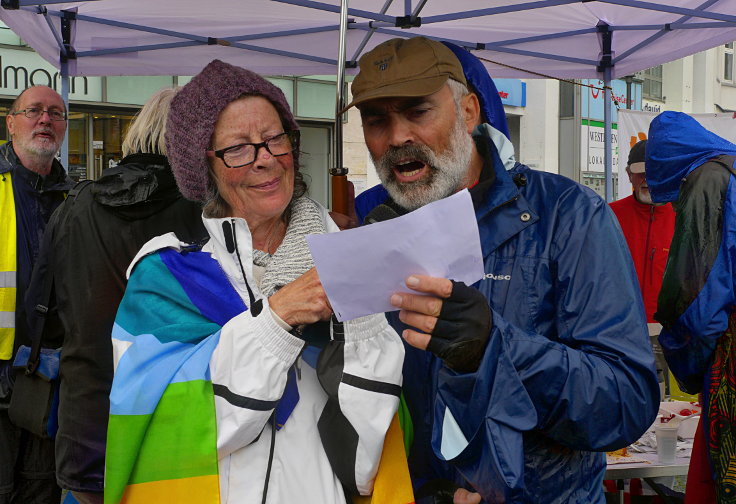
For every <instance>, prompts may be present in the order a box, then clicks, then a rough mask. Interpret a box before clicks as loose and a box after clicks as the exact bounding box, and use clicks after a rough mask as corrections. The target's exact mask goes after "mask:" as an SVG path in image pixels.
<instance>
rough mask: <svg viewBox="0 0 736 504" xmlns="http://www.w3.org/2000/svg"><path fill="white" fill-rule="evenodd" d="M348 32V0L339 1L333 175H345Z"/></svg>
mask: <svg viewBox="0 0 736 504" xmlns="http://www.w3.org/2000/svg"><path fill="white" fill-rule="evenodd" d="M347 31H348V0H341V1H340V40H339V44H338V54H337V82H336V84H337V85H336V86H335V87H336V88H337V93H336V98H335V146H334V147H335V167H334V168H333V169H332V170H331V171H330V173H331V174H332V175H333V176H334V175H347V169H345V167H344V166H343V159H342V113H341V111H342V108H343V107H344V106H345V96H344V92H343V91H344V88H345V51H346V48H345V46H346V43H345V39H346V38H347Z"/></svg>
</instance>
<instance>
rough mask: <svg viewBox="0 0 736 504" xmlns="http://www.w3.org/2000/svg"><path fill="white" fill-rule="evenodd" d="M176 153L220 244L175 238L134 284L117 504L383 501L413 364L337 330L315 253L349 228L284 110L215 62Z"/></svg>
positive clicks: (148, 251) (240, 74) (111, 485)
mask: <svg viewBox="0 0 736 504" xmlns="http://www.w3.org/2000/svg"><path fill="white" fill-rule="evenodd" d="M166 147H167V152H168V155H169V160H170V163H171V167H172V171H173V172H174V176H175V177H176V181H177V185H178V186H179V189H180V190H181V192H182V194H183V195H184V196H185V197H186V198H188V199H191V200H194V201H197V202H199V203H201V204H202V205H203V216H202V220H203V222H204V225H205V227H206V229H207V231H208V233H209V239H208V240H207V241H206V242H204V243H198V244H189V243H184V242H181V241H180V240H179V239H178V238H177V236H175V235H174V234H173V233H170V234H168V235H163V236H159V237H157V238H154V239H153V240H151V241H150V242H148V243H147V244H146V245H145V246H144V247H143V248H142V249H141V251H140V252H139V253H138V256H137V257H136V259H134V260H133V263H132V264H131V266H130V268H129V274H130V280H129V283H128V288H127V290H126V294H125V297H124V299H123V302H122V304H121V308H120V310H119V312H118V317H117V320H116V325H115V329H114V331H113V346H114V349H115V365H116V372H115V380H114V383H113V389H112V392H111V395H110V401H111V407H110V425H111V427H110V432H109V434H108V452H107V459H106V489H105V501H106V502H108V503H109V502H119V501H120V500H123V499H125V501H126V502H153V500H151V499H152V498H153V497H152V496H154V495H161V494H160V493H156V492H159V491H165V493H166V495H167V498H168V500H169V501H171V502H195V501H196V502H202V503H204V502H232V503H239V504H240V503H246V504H250V503H253V504H255V503H262V502H269V503H287V502H303V503H320V504H337V503H340V504H344V503H345V502H346V494H348V495H350V494H353V495H358V494H360V495H366V494H370V493H371V491H372V487H373V480H374V478H375V475H376V471H377V468H378V463H379V460H380V457H381V450H382V447H383V440H384V436H385V433H386V431H387V429H388V427H389V424H390V422H391V419H392V418H393V416H394V413H395V412H396V410H397V406H398V402H399V392H400V384H401V367H402V363H403V356H404V350H403V346H402V343H401V341H400V338H399V337H398V335H397V334H396V333H395V332H394V331H393V329H391V328H390V327H389V326H388V324H387V323H386V321H385V318H384V317H383V315H380V314H379V315H375V316H369V317H364V318H360V319H356V320H352V321H349V322H345V323H344V324H339V323H337V322H333V320H334V319H332V317H331V316H332V310H331V307H330V304H329V302H328V300H327V296H326V295H325V292H324V290H323V288H322V285H321V283H320V280H319V277H318V275H317V272H316V270H315V268H314V265H313V262H312V258H311V256H310V253H309V249H308V247H307V244H306V240H305V237H306V235H308V234H312V233H328V232H335V231H338V228H337V226H336V225H335V223H334V222H333V221H332V220H331V219H330V217H329V214H328V212H327V210H326V209H325V208H323V207H321V206H320V205H319V204H318V203H316V202H314V201H312V200H311V199H309V198H307V197H306V196H305V195H304V194H305V192H306V184H305V183H304V181H303V179H302V175H301V173H300V172H299V163H298V160H299V126H298V124H297V123H296V121H295V120H294V117H293V115H292V114H291V111H290V110H289V106H288V104H287V102H286V99H285V98H284V95H283V93H282V92H281V91H280V90H279V89H278V88H277V87H276V86H274V85H273V84H271V83H270V82H268V81H267V80H265V79H264V78H262V77H260V76H259V75H257V74H255V73H253V72H250V71H248V70H245V69H243V68H239V67H235V66H232V65H229V64H227V63H223V62H222V61H219V60H215V61H213V62H211V63H210V64H209V65H207V67H205V68H204V70H202V72H201V73H199V74H198V75H197V76H195V77H194V78H193V79H192V80H191V82H190V83H189V84H187V85H186V86H185V87H184V88H183V89H182V90H181V91H180V92H179V94H178V95H177V96H176V97H175V98H174V100H173V101H172V104H171V110H170V113H169V117H168V121H167V133H166ZM346 274H349V272H346ZM141 418H145V419H146V420H145V421H141ZM162 433H165V434H162ZM131 454H133V455H131ZM162 489H165V490H162ZM178 496H181V497H178ZM195 496H196V497H195ZM179 498H181V500H177V499H179ZM185 498H186V500H185ZM192 499H194V500H192Z"/></svg>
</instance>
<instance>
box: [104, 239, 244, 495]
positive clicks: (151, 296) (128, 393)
mask: <svg viewBox="0 0 736 504" xmlns="http://www.w3.org/2000/svg"><path fill="white" fill-rule="evenodd" d="M246 309H247V308H246V306H245V305H244V303H243V301H242V300H241V299H240V296H238V294H237V293H236V292H235V290H234V289H233V287H232V286H231V285H230V283H229V282H228V280H227V278H226V277H225V275H224V273H223V272H222V269H221V268H220V267H219V265H218V264H217V263H216V262H215V261H214V259H212V258H211V256H210V255H209V254H207V253H202V252H199V251H193V252H188V253H179V252H177V251H175V250H171V249H166V250H163V251H160V252H158V253H156V254H153V255H150V256H147V257H146V258H144V259H143V260H142V261H140V262H139V263H138V265H137V266H136V267H135V271H134V274H133V275H132V276H131V278H130V281H129V282H128V286H127V289H126V291H125V296H124V298H123V301H122V303H121V305H120V308H119V310H118V315H117V318H116V320H115V326H114V328H113V346H114V348H115V367H116V369H115V379H114V381H113V386H112V392H111V394H110V423H109V428H108V435H107V454H106V460H105V504H113V503H119V502H123V503H152V502H177V503H180V504H188V503H192V504H194V503H197V504H210V503H219V502H220V495H219V479H218V472H217V425H216V418H215V402H214V395H213V391H212V382H211V380H210V374H209V361H210V358H211V356H212V352H213V351H214V349H215V346H216V345H217V342H218V339H219V335H220V329H221V328H222V326H223V325H224V324H225V322H227V321H228V320H230V319H231V318H232V317H234V316H235V315H238V314H239V313H242V312H243V311H245V310H246Z"/></svg>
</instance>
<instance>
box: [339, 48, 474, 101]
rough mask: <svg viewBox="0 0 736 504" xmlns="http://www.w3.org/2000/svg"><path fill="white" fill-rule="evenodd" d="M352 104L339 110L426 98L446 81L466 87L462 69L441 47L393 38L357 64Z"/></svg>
mask: <svg viewBox="0 0 736 504" xmlns="http://www.w3.org/2000/svg"><path fill="white" fill-rule="evenodd" d="M358 65H359V66H360V73H358V75H357V76H356V77H355V80H354V81H353V84H352V86H351V88H350V89H351V90H352V92H353V101H352V102H350V104H349V105H348V106H347V107H345V108H344V109H342V110H341V112H345V111H346V110H347V109H349V108H350V107H354V106H356V105H360V104H361V103H364V102H367V101H369V100H375V99H376V98H396V97H415V96H427V95H430V94H432V93H435V92H437V91H439V90H440V89H441V88H442V86H444V85H445V82H447V79H449V78H452V79H454V80H456V81H458V82H461V83H463V84H465V85H467V81H466V80H465V74H464V73H463V67H462V65H461V64H460V61H459V60H458V59H457V58H456V57H455V55H454V54H453V53H452V51H451V50H450V49H448V48H447V46H445V45H444V44H443V43H441V42H437V41H436V40H430V39H428V38H425V37H413V38H409V39H402V38H395V39H391V40H387V41H386V42H383V43H382V44H379V45H377V46H376V47H374V48H373V49H372V50H370V51H369V52H367V53H365V54H364V55H363V56H362V57H361V58H360V60H359V61H358Z"/></svg>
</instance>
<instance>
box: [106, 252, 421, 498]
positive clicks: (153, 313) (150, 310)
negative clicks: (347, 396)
mask: <svg viewBox="0 0 736 504" xmlns="http://www.w3.org/2000/svg"><path fill="white" fill-rule="evenodd" d="M245 310H247V307H246V306H245V304H244V303H243V301H242V300H241V298H240V296H239V295H238V294H237V293H236V292H235V290H234V289H233V287H232V286H231V285H230V282H229V281H228V280H227V278H226V277H225V274H224V273H223V271H222V269H221V268H220V266H219V265H218V264H217V262H216V261H215V260H214V259H212V257H211V256H210V254H208V253H203V252H200V251H191V252H186V253H180V252H177V251H175V250H173V249H166V250H162V251H159V252H158V253H156V254H152V255H149V256H147V257H145V258H144V259H142V260H141V261H140V262H139V263H138V264H137V265H136V266H135V270H134V273H133V275H132V276H131V278H130V280H129V282H128V286H127V288H126V290H125V296H124V297H123V300H122V302H121V304H120V308H119V309H118V314H117V318H116V320H115V325H114V327H113V334H112V337H113V347H114V349H115V352H114V353H115V379H114V380H113V386H112V391H111V393H110V421H109V426H108V433H107V453H106V458H105V504H118V503H125V504H138V503H141V504H150V503H156V502H176V503H177V504H219V502H220V493H219V492H220V490H219V477H218V471H217V423H216V417H215V401H214V394H213V389H212V382H211V379H210V374H209V362H210V358H211V356H212V353H213V351H214V349H215V347H216V346H217V342H218V340H219V336H220V330H221V329H222V326H223V325H224V324H225V323H226V322H227V321H228V320H230V319H231V318H233V317H235V316H236V315H238V314H240V313H242V312H243V311H245ZM401 413H404V412H403V411H402V412H401ZM402 416H403V415H402ZM402 424H404V422H402ZM404 425H405V424H404ZM405 430H406V429H404V431H402V426H400V425H399V415H398V414H397V415H396V416H395V417H394V419H393V421H392V423H391V426H390V427H389V431H388V433H387V436H386V440H385V442H384V452H383V455H382V457H381V463H380V466H379V469H378V474H377V476H376V482H375V489H374V495H373V496H372V497H366V498H356V500H355V502H356V503H357V502H370V503H371V504H411V503H413V502H414V496H413V492H412V487H411V481H410V479H409V470H408V466H407V463H406V453H405V451H404V445H405V440H404V437H405V433H404V432H405Z"/></svg>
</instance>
